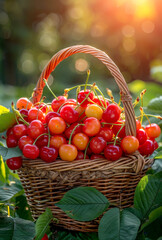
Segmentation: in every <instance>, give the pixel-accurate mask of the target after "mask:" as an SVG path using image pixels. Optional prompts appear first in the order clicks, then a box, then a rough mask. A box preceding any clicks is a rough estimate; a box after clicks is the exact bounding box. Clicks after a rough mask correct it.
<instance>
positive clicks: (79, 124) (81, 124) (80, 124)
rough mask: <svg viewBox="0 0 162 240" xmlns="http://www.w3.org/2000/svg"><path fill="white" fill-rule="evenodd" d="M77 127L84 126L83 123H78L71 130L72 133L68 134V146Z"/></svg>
mask: <svg viewBox="0 0 162 240" xmlns="http://www.w3.org/2000/svg"><path fill="white" fill-rule="evenodd" d="M78 126H84V124H83V123H78V124H77V125H76V126H75V127H74V128H73V130H72V132H71V134H70V137H69V142H68V144H71V139H72V135H73V133H74V131H75V129H76V128H77V127H78Z"/></svg>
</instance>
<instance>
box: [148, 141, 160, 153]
mask: <svg viewBox="0 0 162 240" xmlns="http://www.w3.org/2000/svg"><path fill="white" fill-rule="evenodd" d="M150 140H151V141H152V142H153V144H154V151H155V150H156V149H157V148H158V147H159V145H158V143H157V142H156V140H155V139H154V138H151V139H150Z"/></svg>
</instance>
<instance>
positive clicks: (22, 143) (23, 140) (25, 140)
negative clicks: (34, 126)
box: [18, 135, 34, 150]
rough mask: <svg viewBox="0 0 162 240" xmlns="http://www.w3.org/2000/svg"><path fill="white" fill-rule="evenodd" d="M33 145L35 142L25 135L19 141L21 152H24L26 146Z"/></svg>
mask: <svg viewBox="0 0 162 240" xmlns="http://www.w3.org/2000/svg"><path fill="white" fill-rule="evenodd" d="M33 143H34V140H33V139H32V138H31V137H29V136H26V135H24V136H22V137H21V138H20V139H19V141H18V146H19V148H20V149H21V150H23V148H24V146H25V145H26V144H33Z"/></svg>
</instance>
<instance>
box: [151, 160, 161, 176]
mask: <svg viewBox="0 0 162 240" xmlns="http://www.w3.org/2000/svg"><path fill="white" fill-rule="evenodd" d="M152 169H153V171H154V173H157V172H161V171H162V159H156V160H155V161H154V163H153V165H152Z"/></svg>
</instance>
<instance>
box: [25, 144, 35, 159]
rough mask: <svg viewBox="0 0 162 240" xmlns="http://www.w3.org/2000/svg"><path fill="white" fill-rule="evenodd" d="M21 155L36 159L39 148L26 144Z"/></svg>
mask: <svg viewBox="0 0 162 240" xmlns="http://www.w3.org/2000/svg"><path fill="white" fill-rule="evenodd" d="M23 155H24V156H25V157H26V158H29V159H36V158H37V157H38V156H39V148H38V147H37V146H36V145H32V144H26V145H25V146H24V148H23Z"/></svg>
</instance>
